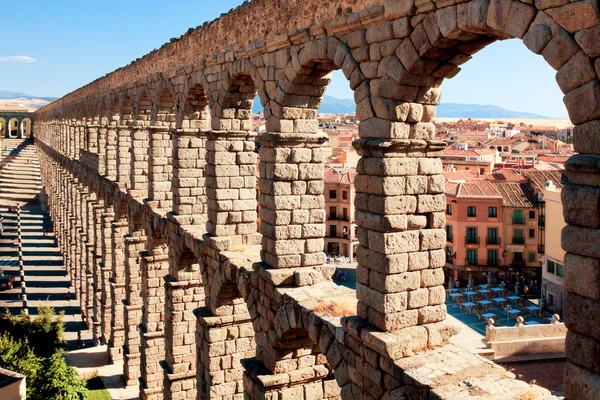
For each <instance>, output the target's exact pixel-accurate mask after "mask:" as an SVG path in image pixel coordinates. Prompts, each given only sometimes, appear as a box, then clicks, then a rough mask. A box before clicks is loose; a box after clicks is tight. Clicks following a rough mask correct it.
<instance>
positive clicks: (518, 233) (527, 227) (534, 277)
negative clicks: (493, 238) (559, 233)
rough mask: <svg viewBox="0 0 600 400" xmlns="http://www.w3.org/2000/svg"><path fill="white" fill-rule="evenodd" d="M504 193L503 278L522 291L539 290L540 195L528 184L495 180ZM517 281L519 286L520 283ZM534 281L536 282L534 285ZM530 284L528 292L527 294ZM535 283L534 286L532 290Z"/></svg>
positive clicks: (531, 292)
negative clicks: (538, 200) (538, 201)
mask: <svg viewBox="0 0 600 400" xmlns="http://www.w3.org/2000/svg"><path fill="white" fill-rule="evenodd" d="M493 185H494V186H495V188H496V190H497V191H498V193H500V195H501V196H502V208H503V220H502V223H503V229H504V231H503V235H502V236H503V237H504V238H506V239H505V241H504V245H503V255H502V259H503V261H504V263H505V264H504V266H503V268H502V274H501V275H502V278H503V279H504V281H505V282H506V283H507V284H508V285H509V287H510V288H511V289H513V290H515V291H516V292H519V293H520V294H533V293H534V291H535V290H539V283H540V282H541V278H542V276H541V265H540V256H539V254H538V235H539V232H538V211H539V210H538V208H537V198H536V196H535V194H534V191H533V190H532V189H531V187H530V186H529V184H528V183H525V182H521V183H518V182H493ZM517 282H518V285H517ZM531 283H533V285H531ZM525 286H527V293H525V290H524V288H525ZM530 286H534V287H535V290H534V289H530Z"/></svg>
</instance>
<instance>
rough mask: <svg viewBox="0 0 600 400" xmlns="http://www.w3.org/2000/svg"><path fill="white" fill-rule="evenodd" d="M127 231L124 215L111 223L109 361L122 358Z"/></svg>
mask: <svg viewBox="0 0 600 400" xmlns="http://www.w3.org/2000/svg"><path fill="white" fill-rule="evenodd" d="M127 231H128V224H127V218H126V216H123V217H120V219H119V220H117V221H113V223H112V232H111V234H112V243H113V251H112V274H111V279H110V288H111V297H112V299H111V302H112V307H111V328H112V330H111V336H110V342H109V348H108V351H109V355H110V359H111V362H113V363H114V362H115V361H117V360H121V359H123V345H124V344H125V325H124V320H123V319H124V312H125V311H124V306H123V301H124V300H125V251H124V250H125V235H126V234H127Z"/></svg>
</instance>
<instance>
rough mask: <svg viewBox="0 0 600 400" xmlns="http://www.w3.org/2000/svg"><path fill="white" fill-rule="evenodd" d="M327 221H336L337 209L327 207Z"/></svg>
mask: <svg viewBox="0 0 600 400" xmlns="http://www.w3.org/2000/svg"><path fill="white" fill-rule="evenodd" d="M329 219H337V207H329Z"/></svg>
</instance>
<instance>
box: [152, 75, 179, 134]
mask: <svg viewBox="0 0 600 400" xmlns="http://www.w3.org/2000/svg"><path fill="white" fill-rule="evenodd" d="M150 93H151V98H152V119H151V121H152V125H154V126H168V127H173V128H174V127H175V122H176V119H175V115H176V95H175V88H174V86H173V85H172V84H171V82H170V81H168V80H161V81H158V82H157V83H156V84H155V85H154V87H152V89H151V90H150Z"/></svg>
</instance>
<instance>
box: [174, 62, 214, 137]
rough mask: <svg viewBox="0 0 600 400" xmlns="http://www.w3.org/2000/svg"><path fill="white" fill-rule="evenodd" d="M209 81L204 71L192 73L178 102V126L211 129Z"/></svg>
mask: <svg viewBox="0 0 600 400" xmlns="http://www.w3.org/2000/svg"><path fill="white" fill-rule="evenodd" d="M207 87H208V83H207V82H206V77H205V76H204V74H203V73H202V72H196V73H194V74H192V75H191V76H190V77H189V78H188V80H187V82H186V87H185V89H184V92H183V93H182V100H181V102H180V104H178V110H177V119H178V123H177V126H178V127H181V128H184V129H185V128H193V129H201V130H208V129H210V110H209V94H208V92H207V90H206V88H207Z"/></svg>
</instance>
